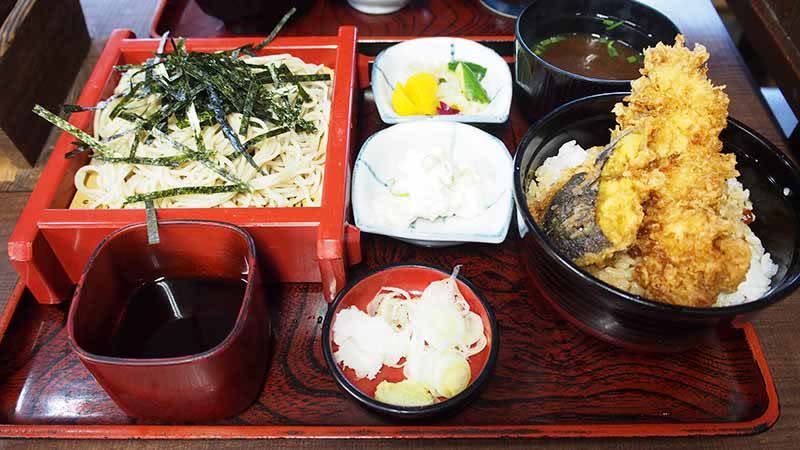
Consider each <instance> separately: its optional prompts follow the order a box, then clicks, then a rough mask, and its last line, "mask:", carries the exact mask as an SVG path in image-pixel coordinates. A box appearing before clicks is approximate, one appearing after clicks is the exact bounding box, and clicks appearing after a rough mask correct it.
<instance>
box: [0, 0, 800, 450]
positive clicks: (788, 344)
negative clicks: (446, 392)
mask: <svg viewBox="0 0 800 450" xmlns="http://www.w3.org/2000/svg"><path fill="white" fill-rule="evenodd" d="M318 2H319V3H320V4H318V5H317V6H316V7H315V9H314V10H312V13H311V14H309V15H307V16H306V17H304V18H303V19H302V21H301V22H300V23H297V24H295V25H294V26H293V27H292V28H293V29H292V31H294V32H300V31H305V30H323V31H326V30H333V29H335V28H334V25H336V24H337V23H341V24H355V25H358V26H359V27H360V30H361V32H362V34H372V35H388V34H393V35H414V34H419V33H426V34H432V33H433V34H439V35H449V34H450V35H459V34H509V35H510V34H512V33H513V21H511V20H508V19H504V18H500V17H498V16H495V15H492V14H491V13H489V12H488V11H485V10H483V9H482V7H481V6H480V5H478V4H477V0H459V1H449V0H414V1H413V2H412V5H411V6H410V7H409V8H407V9H405V10H404V11H402V12H401V13H399V14H397V15H394V16H384V17H377V16H366V15H363V14H360V13H357V12H355V11H353V10H351V9H348V8H347V6H346V5H345V4H344V1H343V0H327V1H325V0H318ZM156 3H157V0H137V1H135V2H134V1H127V0H82V4H83V6H84V9H85V13H86V16H87V23H88V25H89V28H90V32H91V34H92V37H93V38H95V39H97V40H100V39H102V38H104V37H105V36H107V35H108V33H109V32H110V31H111V30H112V29H113V28H117V27H126V28H131V29H133V30H134V31H136V33H137V35H139V36H147V33H148V29H149V22H150V19H151V17H152V14H153V11H154V9H155V5H156ZM644 3H648V4H651V5H653V6H655V7H656V8H658V9H659V10H661V11H662V12H663V13H665V14H666V15H667V16H668V17H669V18H670V19H672V20H673V21H674V22H675V23H676V24H677V25H678V27H679V28H680V29H681V30H682V32H683V33H684V34H685V35H686V37H687V41H688V42H690V43H694V42H700V43H703V44H704V45H705V46H706V47H707V48H708V50H709V51H710V53H711V55H712V57H711V61H710V64H709V65H710V76H711V78H712V80H714V82H715V83H716V84H724V85H727V89H726V90H727V92H728V94H729V96H730V97H731V105H730V114H731V116H733V117H735V118H737V119H739V120H741V121H743V122H744V123H746V124H748V125H750V126H752V127H753V128H755V129H756V130H758V131H759V132H761V133H762V134H763V135H764V136H765V137H767V138H768V139H770V140H771V141H772V142H774V143H776V144H777V145H778V146H779V147H780V148H781V149H782V150H784V151H786V146H785V143H784V142H783V141H782V138H781V135H780V132H779V131H778V128H777V126H776V124H775V123H773V122H772V119H771V115H770V114H769V113H768V112H767V109H766V107H765V105H764V103H763V101H762V99H761V97H760V96H759V95H758V94H757V90H756V89H755V88H754V86H753V84H752V82H751V78H750V76H749V74H748V73H747V71H746V68H745V66H744V64H743V62H742V60H741V57H740V55H739V54H738V53H737V50H736V47H735V46H734V44H733V42H732V41H731V39H730V37H729V35H728V34H727V32H726V30H725V28H724V26H723V24H722V22H721V20H720V18H719V16H718V15H717V13H716V11H715V10H714V8H713V6H712V4H711V2H710V1H706V0H692V1H691V2H688V1H680V2H679V1H676V0H644ZM432 30H433V31H432ZM92 58H96V52H95V53H94V54H93V55H90V57H89V59H88V60H87V62H86V64H87V65H91V64H92V63H93V61H94V59H92ZM34 173H35V172H34ZM14 186H16V187H17V188H16V190H15V189H13V188H12V189H6V192H2V193H0V205H3V207H2V208H0V238H1V239H3V240H5V241H7V240H8V236H9V234H10V232H11V230H12V228H13V226H14V224H15V222H16V220H17V217H18V215H19V212H20V211H21V209H22V207H23V205H24V204H25V201H26V200H27V197H28V195H29V192H28V190H29V186H30V184H29V183H19V184H16V185H14ZM15 282H16V274H15V273H14V272H13V270H12V269H11V267H10V265H9V264H8V262H7V260H6V259H4V260H2V261H0V307H1V306H4V304H5V299H6V298H7V297H8V295H9V294H10V292H11V289H12V287H13V286H14V284H15ZM755 323H756V328H757V330H758V334H759V336H760V338H761V341H762V345H763V347H764V351H765V353H766V357H767V361H768V362H769V366H770V368H771V370H772V375H773V377H774V379H775V384H776V385H777V389H778V393H779V396H780V404H781V418H780V420H779V421H778V423H777V424H776V425H775V426H774V427H773V428H772V429H771V430H768V431H767V432H765V433H762V434H759V435H755V436H746V437H723V438H682V439H624V440H621V439H617V440H608V439H603V440H535V441H502V442H497V441H437V442H435V443H434V442H430V441H421V442H420V441H408V442H401V441H355V442H343V441H291V440H289V441H272V442H267V443H265V442H254V441H190V442H187V441H173V442H169V441H148V442H142V441H136V442H109V441H44V440H2V441H0V448H47V449H78V448H101V447H102V448H106V447H113V448H119V449H123V448H124V449H128V448H131V449H133V448H137V449H138V448H187V447H191V448H208V449H216V448H242V447H245V448H256V447H269V448H327V447H332V448H396V447H404V448H405V447H408V448H429V447H431V446H433V445H435V446H437V447H440V446H441V447H469V448H511V447H514V448H530V447H543V448H569V449H578V448H618V449H629V448H630V449H640V448H654V449H673V448H676V447H678V448H693V449H723V448H724V449H734V448H742V449H755V448H759V449H761V448H768V449H778V448H787V449H788V448H797V447H798V443H797V442H796V438H797V437H800V431H799V430H800V337H795V336H794V334H795V333H794V330H795V329H796V328H795V327H796V326H797V323H800V293H798V294H794V295H792V296H791V297H790V298H788V299H787V300H786V301H784V302H782V303H781V304H779V305H777V306H775V307H773V308H771V309H770V310H768V311H766V312H764V313H763V314H761V315H760V316H759V317H758V318H756V319H755Z"/></svg>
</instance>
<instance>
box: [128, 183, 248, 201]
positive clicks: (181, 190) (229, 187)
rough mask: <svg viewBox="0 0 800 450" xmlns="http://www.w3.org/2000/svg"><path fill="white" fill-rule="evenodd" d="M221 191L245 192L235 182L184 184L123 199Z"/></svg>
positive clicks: (153, 198)
mask: <svg viewBox="0 0 800 450" xmlns="http://www.w3.org/2000/svg"><path fill="white" fill-rule="evenodd" d="M222 192H245V189H244V188H243V187H242V186H237V185H235V184H223V185H217V186H185V187H178V188H171V189H164V190H161V191H153V192H148V193H145V194H136V195H131V196H130V197H128V198H126V199H125V204H126V205H127V204H130V203H137V202H143V201H147V200H156V199H159V198H167V197H177V196H179V195H192V194H219V193H222Z"/></svg>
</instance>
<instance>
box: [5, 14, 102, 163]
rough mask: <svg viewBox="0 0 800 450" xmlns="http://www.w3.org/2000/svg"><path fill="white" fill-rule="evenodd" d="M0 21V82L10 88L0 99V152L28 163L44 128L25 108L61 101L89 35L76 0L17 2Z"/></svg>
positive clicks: (55, 104) (52, 105)
mask: <svg viewBox="0 0 800 450" xmlns="http://www.w3.org/2000/svg"><path fill="white" fill-rule="evenodd" d="M0 8H2V7H0ZM0 24H1V26H0V85H2V86H14V88H13V89H7V90H6V91H5V93H4V94H3V96H2V98H1V99H0V155H2V156H3V157H4V158H6V159H7V160H10V161H11V162H12V163H13V164H15V165H17V166H19V167H30V166H31V165H33V164H34V163H36V159H37V158H38V156H39V153H40V152H41V150H42V147H43V145H44V143H45V141H46V140H47V136H48V135H49V132H50V125H49V124H47V123H42V121H41V120H38V119H37V118H36V117H35V116H33V115H32V114H30V110H31V108H32V107H33V105H34V104H37V103H38V104H41V105H43V106H45V107H47V108H50V109H56V108H57V107H58V106H59V104H60V103H61V102H63V101H64V97H65V96H66V95H67V92H68V91H69V88H70V86H71V85H72V80H73V79H74V78H75V75H76V74H77V73H78V70H79V69H80V67H81V63H82V62H83V58H84V56H86V52H87V50H88V49H89V33H88V32H87V30H86V23H85V22H84V20H83V13H82V11H81V8H80V3H79V2H78V0H65V1H60V2H56V3H51V2H47V1H43V0H19V1H18V2H17V4H16V6H15V8H14V9H12V10H11V11H10V14H9V15H8V17H4V16H0ZM45 60H46V61H47V66H46V67H45V66H44V65H43V64H42V62H43V61H45ZM50 69H56V70H50Z"/></svg>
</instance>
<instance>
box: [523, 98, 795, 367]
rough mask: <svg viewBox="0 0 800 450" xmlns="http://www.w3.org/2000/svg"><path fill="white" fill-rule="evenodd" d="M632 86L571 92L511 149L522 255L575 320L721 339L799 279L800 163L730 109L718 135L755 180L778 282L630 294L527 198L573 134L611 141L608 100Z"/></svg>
mask: <svg viewBox="0 0 800 450" xmlns="http://www.w3.org/2000/svg"><path fill="white" fill-rule="evenodd" d="M626 95H627V93H611V94H598V95H594V96H591V97H586V98H583V99H580V100H576V101H573V102H570V103H568V104H566V105H564V106H562V107H560V108H558V109H556V110H555V111H553V112H552V113H550V114H548V115H547V116H546V117H544V118H542V119H541V120H540V121H539V122H537V123H536V124H534V125H533V126H532V127H531V128H530V129H529V130H528V132H527V133H526V134H525V137H524V138H523V139H522V141H521V143H520V144H519V147H518V148H517V153H516V156H515V158H514V199H515V201H516V204H517V208H518V211H519V212H520V215H521V216H522V220H523V221H524V224H525V226H526V227H527V232H526V234H525V236H524V238H523V239H522V243H523V244H522V246H521V250H520V257H521V261H522V264H523V265H524V266H525V270H526V272H527V274H528V278H529V280H530V281H531V282H532V284H533V285H534V286H535V287H536V288H538V290H539V291H540V292H541V294H542V296H543V297H544V298H545V299H546V300H547V301H548V302H549V303H551V304H552V305H553V307H554V308H555V309H556V310H558V312H560V313H561V315H562V316H564V318H565V319H567V320H568V321H570V322H571V323H573V324H574V325H576V326H577V327H578V328H580V329H582V330H583V331H585V332H588V333H590V334H592V335H594V336H596V337H599V338H601V339H603V340H606V341H609V342H611V343H613V344H616V345H619V346H622V347H626V348H629V349H633V350H638V351H655V352H674V351H680V350H684V349H687V348H690V347H693V346H695V345H699V344H703V343H706V342H712V341H713V340H715V339H718V338H719V337H718V336H719V333H720V330H721V326H725V325H729V324H730V323H731V322H732V321H734V320H737V321H739V320H748V319H749V318H750V317H751V316H752V315H753V314H755V313H756V312H758V311H760V310H762V309H764V308H766V307H768V306H770V305H773V304H775V303H777V302H779V301H780V300H782V299H784V298H785V297H786V296H788V295H789V294H790V293H791V292H792V291H794V290H795V289H796V288H797V287H798V284H800V218H798V212H800V169H798V168H797V166H796V165H795V164H793V163H792V162H791V161H790V160H789V159H788V158H786V156H784V155H783V153H781V151H780V150H778V149H777V148H775V146H774V145H772V144H771V143H769V142H768V141H767V140H766V139H764V138H763V137H762V136H760V135H759V134H758V133H756V132H755V131H753V130H752V129H750V128H748V127H746V126H745V125H743V124H742V123H740V122H738V121H736V120H733V119H728V126H727V127H726V128H725V130H723V132H722V134H721V135H720V138H721V140H722V142H723V145H724V149H723V151H725V152H731V153H735V154H736V160H737V164H736V167H737V169H738V170H739V172H740V173H741V175H740V176H739V180H740V181H741V182H742V184H743V185H744V187H745V189H749V190H750V199H751V201H752V203H753V209H754V213H755V215H756V220H755V222H753V224H752V225H751V227H752V229H753V232H755V234H756V236H758V237H759V238H760V239H761V242H762V244H763V245H764V248H765V250H766V251H767V252H769V253H770V255H771V256H772V259H773V261H774V262H775V263H776V264H777V265H778V267H779V269H778V273H777V274H776V275H775V276H774V277H773V278H772V287H771V290H770V291H768V292H767V293H766V294H765V295H764V296H762V297H761V298H760V299H757V300H754V301H752V302H749V303H744V304H741V305H736V306H725V307H710V308H691V307H682V306H676V305H670V304H666V303H660V302H656V301H653V300H648V299H646V298H643V297H640V296H637V295H633V294H630V293H627V292H624V291H622V290H620V289H617V288H615V287H613V286H611V285H608V284H606V283H604V282H602V281H600V280H598V279H597V278H595V277H593V276H592V275H590V274H589V273H588V272H586V271H584V270H583V269H581V268H579V267H578V266H576V265H575V264H573V263H572V261H570V260H569V259H568V258H567V257H565V256H564V255H562V254H561V253H560V252H559V251H557V250H556V249H555V247H553V245H551V244H550V242H549V240H548V238H547V236H546V235H545V234H544V231H543V230H542V229H541V228H540V227H539V226H538V225H537V224H536V222H535V220H534V219H533V216H532V215H531V213H530V210H529V209H528V207H527V202H526V190H527V185H528V181H529V180H530V177H532V176H533V173H534V171H535V170H536V169H537V168H538V167H539V166H540V165H541V164H542V163H543V162H544V160H545V159H546V158H548V157H551V156H555V155H556V154H557V153H558V150H559V148H560V147H561V145H562V144H564V143H565V142H568V141H571V140H573V139H575V140H577V141H578V144H580V145H581V146H582V147H584V148H588V147H591V146H595V145H605V144H607V143H608V141H609V130H610V129H611V128H613V127H614V115H613V114H612V113H611V109H612V108H613V106H614V104H616V103H617V102H620V101H622V99H623V97H624V96H626Z"/></svg>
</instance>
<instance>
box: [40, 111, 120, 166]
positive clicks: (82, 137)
mask: <svg viewBox="0 0 800 450" xmlns="http://www.w3.org/2000/svg"><path fill="white" fill-rule="evenodd" d="M33 112H34V113H35V114H37V115H38V116H40V117H41V118H43V119H44V120H46V121H48V122H50V123H52V124H53V125H55V126H57V127H58V128H61V129H62V130H64V131H66V132H67V133H69V134H71V135H73V136H75V138H76V139H77V140H79V141H81V142H82V143H84V144H85V145H87V146H89V147H91V148H92V149H93V150H96V151H97V152H99V153H100V154H105V155H111V154H112V153H113V152H112V151H111V149H110V148H108V146H106V145H105V144H103V143H102V142H100V141H98V140H97V139H95V138H93V137H91V136H89V135H88V134H86V133H85V132H84V131H83V130H81V129H80V128H78V127H76V126H75V125H73V124H71V123H69V122H67V121H66V120H64V119H62V118H61V117H58V116H57V115H55V114H53V113H51V112H50V111H48V110H46V109H44V108H43V107H42V106H41V105H34V107H33Z"/></svg>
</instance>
